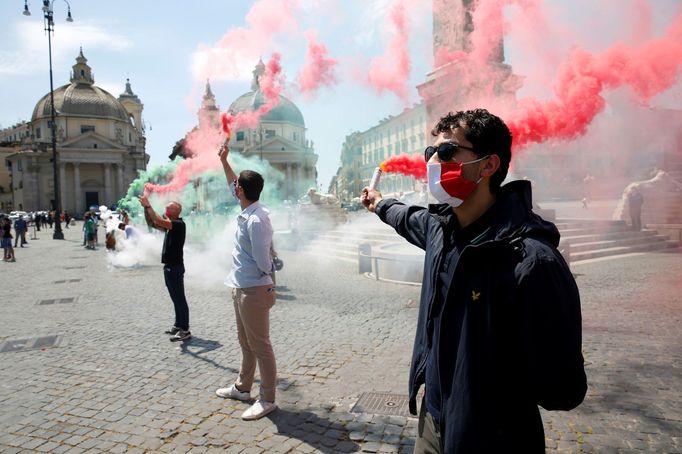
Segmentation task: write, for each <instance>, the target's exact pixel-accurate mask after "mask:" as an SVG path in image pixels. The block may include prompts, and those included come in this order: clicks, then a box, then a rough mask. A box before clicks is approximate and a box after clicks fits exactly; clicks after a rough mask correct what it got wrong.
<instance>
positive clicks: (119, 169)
mask: <svg viewBox="0 0 682 454" xmlns="http://www.w3.org/2000/svg"><path fill="white" fill-rule="evenodd" d="M116 184H117V185H118V188H117V189H116V191H117V192H116V194H115V197H116V201H117V202H118V199H119V198H122V197H123V196H124V195H125V193H126V190H125V188H124V187H123V164H116Z"/></svg>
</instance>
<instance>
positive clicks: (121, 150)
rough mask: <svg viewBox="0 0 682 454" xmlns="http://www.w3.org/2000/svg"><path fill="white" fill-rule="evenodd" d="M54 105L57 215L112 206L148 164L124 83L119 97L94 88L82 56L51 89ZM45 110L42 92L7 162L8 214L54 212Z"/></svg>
mask: <svg viewBox="0 0 682 454" xmlns="http://www.w3.org/2000/svg"><path fill="white" fill-rule="evenodd" d="M54 104H55V110H56V112H57V116H56V125H55V126H56V128H55V129H56V139H57V154H58V159H57V164H58V170H57V171H58V178H59V184H60V193H59V194H58V197H60V201H61V207H62V210H65V211H68V212H70V213H73V214H74V215H76V216H79V215H80V214H82V213H83V212H84V211H85V210H87V209H88V208H89V207H91V206H99V205H107V206H111V205H114V204H116V202H117V201H118V200H119V199H120V198H121V197H122V196H123V195H125V193H126V191H127V189H128V186H129V185H130V183H131V182H132V181H133V180H134V179H135V178H136V177H137V174H138V171H139V170H143V169H145V168H146V164H147V162H148V160H149V156H148V155H147V154H146V152H145V135H144V125H143V122H142V110H143V107H144V106H143V104H142V102H141V101H140V99H139V98H138V97H137V96H136V95H135V94H134V93H133V91H132V88H131V86H130V81H128V82H127V83H126V89H125V91H124V92H123V93H122V94H121V95H120V96H119V97H118V98H115V97H114V96H113V95H111V94H110V93H108V92H107V91H105V90H103V89H101V88H99V87H97V86H96V85H95V79H94V76H93V73H92V69H91V68H90V66H89V65H88V64H87V59H86V58H85V56H84V55H83V51H82V49H81V51H80V53H79V55H78V57H77V58H76V64H75V65H73V71H72V74H71V80H70V83H69V84H67V85H63V86H61V87H59V88H56V89H55V90H54ZM51 109H52V106H51V101H50V93H48V94H46V95H45V96H43V97H42V98H41V99H40V100H39V101H38V103H37V104H36V106H35V108H34V110H33V115H32V117H31V121H30V122H29V123H28V129H27V134H26V136H25V137H23V138H22V139H21V142H20V143H21V144H20V147H19V150H18V151H17V152H15V153H12V154H10V155H9V156H7V157H6V162H7V166H8V167H9V168H10V171H11V180H12V204H13V206H14V209H23V210H24V211H37V210H47V209H53V207H54V197H55V194H54V178H53V173H54V172H53V164H52V133H51V124H50V121H51V116H50V113H51ZM20 207H21V208H20Z"/></svg>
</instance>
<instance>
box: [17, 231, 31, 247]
mask: <svg viewBox="0 0 682 454" xmlns="http://www.w3.org/2000/svg"><path fill="white" fill-rule="evenodd" d="M19 241H21V247H24V244H28V241H26V230H24V231H22V232H20V231H17V230H15V231H14V247H17V243H19Z"/></svg>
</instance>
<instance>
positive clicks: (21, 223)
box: [14, 216, 28, 247]
mask: <svg viewBox="0 0 682 454" xmlns="http://www.w3.org/2000/svg"><path fill="white" fill-rule="evenodd" d="M27 229H28V224H27V223H26V219H24V216H19V217H18V218H17V219H16V220H15V221H14V234H15V235H16V237H15V238H14V247H17V243H21V247H24V245H25V244H28V242H27V241H26V230H27Z"/></svg>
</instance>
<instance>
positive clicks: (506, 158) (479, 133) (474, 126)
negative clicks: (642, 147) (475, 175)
mask: <svg viewBox="0 0 682 454" xmlns="http://www.w3.org/2000/svg"><path fill="white" fill-rule="evenodd" d="M453 128H462V129H463V130H464V136H465V137H466V139H467V140H468V141H469V142H471V144H472V145H473V146H474V154H476V156H478V157H479V158H482V157H483V156H487V155H491V154H496V155H497V156H499V158H500V168H499V169H497V172H495V174H494V175H493V176H492V177H491V178H490V190H491V191H492V192H498V191H499V189H500V186H501V185H502V182H503V181H504V179H505V178H506V177H507V172H508V171H509V162H510V161H511V143H512V135H511V132H509V128H508V127H507V125H506V124H505V123H504V121H502V119H501V118H500V117H498V116H496V115H493V114H491V113H490V112H488V111H487V110H486V109H473V110H467V111H458V112H457V113H452V112H448V114H447V115H445V116H444V117H441V119H440V120H439V121H438V124H436V126H435V127H434V128H433V129H432V130H431V135H432V136H434V137H437V136H438V134H440V133H442V132H446V131H450V130H452V129H453Z"/></svg>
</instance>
